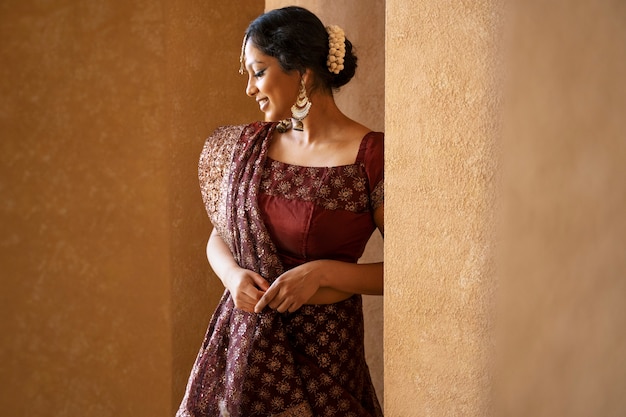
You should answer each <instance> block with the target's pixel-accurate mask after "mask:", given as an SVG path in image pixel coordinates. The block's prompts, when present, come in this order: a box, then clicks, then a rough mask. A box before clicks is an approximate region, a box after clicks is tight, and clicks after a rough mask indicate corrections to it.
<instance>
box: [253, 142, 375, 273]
mask: <svg viewBox="0 0 626 417" xmlns="http://www.w3.org/2000/svg"><path fill="white" fill-rule="evenodd" d="M383 137H384V136H383V134H382V133H380V132H370V133H368V134H367V135H365V137H363V140H362V141H361V145H360V147H359V152H358V155H357V157H356V161H355V162H354V163H353V164H351V165H342V166H336V167H305V166H299V165H291V164H286V163H284V162H279V161H275V160H273V159H271V158H269V157H268V158H267V159H266V162H265V166H264V169H263V177H262V180H261V187H260V190H259V208H260V211H261V216H262V218H263V221H264V222H265V224H266V226H267V228H268V231H269V234H270V236H271V237H272V240H273V241H274V243H275V244H276V249H277V251H278V255H279V257H280V258H281V261H282V262H283V265H284V267H285V269H289V268H293V267H295V266H297V265H300V264H303V263H305V262H308V261H312V260H316V259H333V260H338V261H344V262H356V261H357V260H358V259H359V258H360V257H361V255H362V254H363V250H364V249H365V245H366V244H367V241H368V240H369V238H370V236H371V234H372V232H373V231H374V230H375V229H376V223H375V222H374V218H373V211H374V210H375V209H376V208H378V207H379V206H381V205H382V204H383V195H384V191H383V190H384V189H383V166H384V150H383V143H384V140H383Z"/></svg>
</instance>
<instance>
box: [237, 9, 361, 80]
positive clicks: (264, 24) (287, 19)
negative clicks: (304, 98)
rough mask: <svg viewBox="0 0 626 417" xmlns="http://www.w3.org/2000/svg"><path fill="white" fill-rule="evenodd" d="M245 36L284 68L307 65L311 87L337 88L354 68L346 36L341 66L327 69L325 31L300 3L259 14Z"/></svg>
mask: <svg viewBox="0 0 626 417" xmlns="http://www.w3.org/2000/svg"><path fill="white" fill-rule="evenodd" d="M245 39H246V42H248V41H249V42H252V44H253V45H254V46H255V47H256V48H258V49H259V50H260V51H261V52H262V53H264V54H265V55H269V56H272V57H274V58H276V59H277V60H278V62H279V63H280V66H281V68H282V69H283V71H285V72H287V71H292V70H298V71H299V72H300V73H304V71H305V70H306V69H307V68H308V69H310V70H311V71H312V72H313V89H315V88H320V89H322V90H324V91H327V92H331V91H332V90H336V89H338V88H339V87H341V86H343V85H345V84H347V83H348V81H350V80H351V79H352V77H354V73H355V71H356V60H357V58H356V56H355V55H354V54H353V53H352V43H350V41H349V40H348V39H347V38H346V56H345V58H344V68H343V70H342V71H340V72H339V74H334V73H332V72H330V71H329V70H328V67H327V65H326V61H327V59H328V52H329V47H328V32H326V28H325V27H324V25H323V24H322V22H321V21H320V20H319V18H318V17H317V16H315V15H314V14H313V13H311V12H310V11H308V10H307V9H304V8H302V7H296V6H290V7H285V8H282V9H276V10H271V11H269V12H267V13H265V14H262V15H261V16H259V17H257V18H256V19H255V20H254V21H253V22H252V23H250V26H248V29H247V30H246V35H245Z"/></svg>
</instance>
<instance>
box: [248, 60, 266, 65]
mask: <svg viewBox="0 0 626 417" xmlns="http://www.w3.org/2000/svg"><path fill="white" fill-rule="evenodd" d="M252 64H265V62H264V61H259V60H258V59H255V60H254V61H252V62H250V61H246V66H252Z"/></svg>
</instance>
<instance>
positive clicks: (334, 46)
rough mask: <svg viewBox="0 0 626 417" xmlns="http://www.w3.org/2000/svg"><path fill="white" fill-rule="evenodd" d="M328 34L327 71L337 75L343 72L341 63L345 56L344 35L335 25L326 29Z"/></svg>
mask: <svg viewBox="0 0 626 417" xmlns="http://www.w3.org/2000/svg"><path fill="white" fill-rule="evenodd" d="M326 32H328V60H327V61H326V65H327V66H328V71H330V72H332V73H334V74H339V73H340V72H341V70H343V62H344V58H345V56H346V35H345V33H344V32H343V29H341V28H340V27H339V26H337V25H331V26H327V27H326Z"/></svg>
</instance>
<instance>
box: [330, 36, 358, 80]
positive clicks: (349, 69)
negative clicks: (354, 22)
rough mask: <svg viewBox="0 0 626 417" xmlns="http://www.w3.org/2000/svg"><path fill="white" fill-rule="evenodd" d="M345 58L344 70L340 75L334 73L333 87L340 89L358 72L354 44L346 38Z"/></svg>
mask: <svg viewBox="0 0 626 417" xmlns="http://www.w3.org/2000/svg"><path fill="white" fill-rule="evenodd" d="M345 48H346V52H345V56H344V57H343V69H342V70H341V71H339V73H332V74H331V75H332V80H331V87H332V88H334V89H338V88H340V87H342V86H344V85H346V84H347V83H348V82H349V81H350V80H351V79H352V77H354V74H355V72H356V67H357V64H356V61H357V58H356V55H354V53H353V52H352V43H351V42H350V41H349V40H348V38H345Z"/></svg>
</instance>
